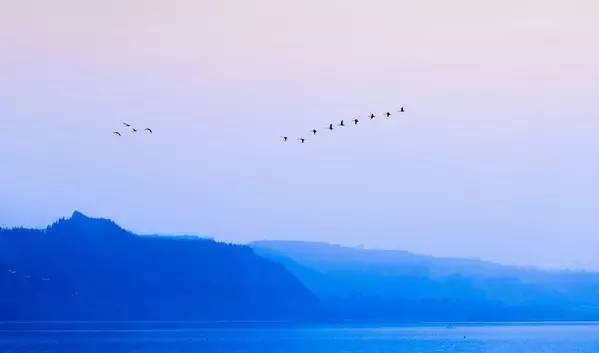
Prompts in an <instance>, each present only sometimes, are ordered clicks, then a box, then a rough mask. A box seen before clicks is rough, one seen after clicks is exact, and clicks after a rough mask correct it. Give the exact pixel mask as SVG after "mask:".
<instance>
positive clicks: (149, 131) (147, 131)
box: [112, 122, 154, 136]
mask: <svg viewBox="0 0 599 353" xmlns="http://www.w3.org/2000/svg"><path fill="white" fill-rule="evenodd" d="M123 126H124V127H125V128H127V129H131V130H130V131H129V132H130V133H132V134H134V133H136V132H137V129H136V128H135V127H134V126H132V125H131V124H129V123H125V122H124V123H123ZM144 132H145V133H150V134H152V133H154V132H153V131H152V129H150V128H149V127H147V128H145V129H144ZM112 134H113V135H116V136H123V133H121V132H120V131H113V132H112Z"/></svg>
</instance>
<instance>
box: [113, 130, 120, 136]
mask: <svg viewBox="0 0 599 353" xmlns="http://www.w3.org/2000/svg"><path fill="white" fill-rule="evenodd" d="M112 133H113V134H114V135H119V136H121V133H120V132H118V131H113V132H112Z"/></svg>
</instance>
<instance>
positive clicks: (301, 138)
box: [298, 137, 306, 143]
mask: <svg viewBox="0 0 599 353" xmlns="http://www.w3.org/2000/svg"><path fill="white" fill-rule="evenodd" d="M298 140H300V141H301V142H302V143H304V142H306V139H305V138H303V137H300V138H298Z"/></svg>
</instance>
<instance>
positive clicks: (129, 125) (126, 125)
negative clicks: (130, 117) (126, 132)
mask: <svg viewBox="0 0 599 353" xmlns="http://www.w3.org/2000/svg"><path fill="white" fill-rule="evenodd" d="M123 125H125V127H131V124H127V123H123Z"/></svg>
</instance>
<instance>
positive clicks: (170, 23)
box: [0, 0, 599, 269]
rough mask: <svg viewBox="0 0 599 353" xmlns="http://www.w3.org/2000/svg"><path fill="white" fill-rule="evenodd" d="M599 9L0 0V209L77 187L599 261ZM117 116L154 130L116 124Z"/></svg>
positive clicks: (91, 204)
mask: <svg viewBox="0 0 599 353" xmlns="http://www.w3.org/2000/svg"><path fill="white" fill-rule="evenodd" d="M597 18H599V4H597V2H596V1H568V2H565V1H530V0H521V1H515V0H507V1H485V2H482V1H465V0H457V1H451V2H448V1H423V0H420V1H376V0H375V1H355V0H354V1H330V0H319V1H314V0H308V1H275V0H264V1H230V0H225V1H166V0H160V1H159V0H143V1H142V0H121V1H74V0H71V1H67V0H54V1H46V2H42V1H25V0H19V1H16V0H4V1H3V2H2V6H1V11H0V151H1V154H0V156H1V157H0V159H1V161H0V162H1V165H2V172H1V173H0V200H2V202H1V203H0V226H19V225H25V226H44V225H45V224H47V223H49V222H52V221H53V220H55V219H56V218H58V217H61V216H65V215H68V214H70V212H72V210H74V209H79V210H81V211H83V212H85V213H88V214H90V215H94V216H104V217H110V218H113V219H115V220H116V221H118V222H120V223H121V224H123V225H124V226H126V227H128V228H130V229H132V230H134V231H138V232H146V233H148V232H157V233H190V234H203V235H209V236H212V237H214V238H216V239H219V240H224V241H234V242H246V241H250V240H255V239H301V240H320V241H330V242H335V243H342V244H349V245H357V244H364V245H366V246H368V247H385V248H398V249H405V250H411V251H417V252H423V253H429V254H436V255H453V256H468V257H482V258H485V259H490V260H495V261H500V262H504V263H517V264H527V265H539V266H554V267H556V266H558V267H577V268H581V267H583V268H592V269H599V259H597V256H596V255H597V254H596V249H597V247H598V246H599V240H598V234H597V230H598V229H599V218H598V217H597V216H596V214H597V210H598V208H597V206H596V205H597V200H599V189H598V188H597V180H599V157H598V156H599V154H598V152H597V151H599V139H598V136H599V134H598V133H599V120H598V117H599V116H598V113H597V110H598V109H597V102H598V101H599V93H598V92H599V47H598V46H597V45H595V42H596V40H597V38H599V22H597ZM400 105H405V106H406V107H408V111H409V113H408V114H406V115H405V116H403V117H402V118H401V119H393V120H388V121H384V120H376V121H375V122H372V123H370V122H369V124H366V123H367V122H366V121H364V125H361V126H360V127H359V128H355V129H349V128H347V129H345V130H344V131H336V132H335V134H334V135H332V136H327V135H324V136H320V137H319V138H316V139H310V140H309V141H308V143H307V144H305V145H300V144H297V143H293V144H288V145H283V144H281V143H280V141H279V140H278V136H280V135H283V134H289V135H290V136H292V137H294V138H295V137H296V136H300V135H305V136H308V134H309V133H308V130H309V129H312V128H313V127H317V128H322V127H324V126H325V125H327V124H328V123H329V122H332V121H338V120H340V119H346V120H349V119H351V118H353V117H355V116H361V117H362V118H364V117H365V116H366V115H367V114H368V113H370V112H371V111H376V112H382V111H384V110H387V109H394V108H397V107H399V106H400ZM363 120H366V119H363ZM121 121H130V122H133V123H135V124H136V125H137V126H139V127H142V128H143V127H145V126H150V127H152V128H153V129H154V131H155V134H154V135H153V136H151V137H148V136H143V135H142V136H131V135H126V136H124V137H123V138H121V139H118V138H115V137H113V136H112V135H111V132H112V131H113V130H114V129H119V128H120V123H121ZM323 132H324V131H323Z"/></svg>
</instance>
